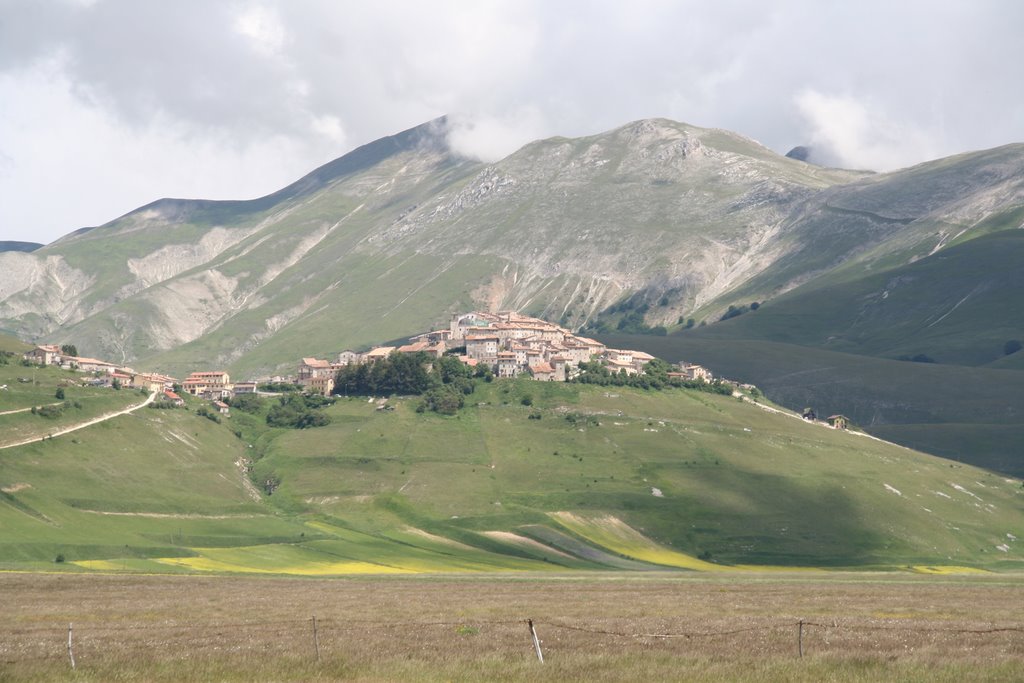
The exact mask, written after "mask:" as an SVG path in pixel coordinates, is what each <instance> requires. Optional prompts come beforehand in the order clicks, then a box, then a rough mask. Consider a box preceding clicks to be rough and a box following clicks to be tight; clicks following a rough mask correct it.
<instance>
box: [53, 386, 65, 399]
mask: <svg viewBox="0 0 1024 683" xmlns="http://www.w3.org/2000/svg"><path fill="white" fill-rule="evenodd" d="M53 397H54V398H56V399H57V400H58V401H63V400H64V387H57V393H55V394H54V395H53Z"/></svg>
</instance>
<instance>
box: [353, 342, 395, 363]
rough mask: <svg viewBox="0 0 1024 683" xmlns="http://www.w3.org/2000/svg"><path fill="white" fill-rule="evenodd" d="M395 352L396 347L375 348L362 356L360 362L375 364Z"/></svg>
mask: <svg viewBox="0 0 1024 683" xmlns="http://www.w3.org/2000/svg"><path fill="white" fill-rule="evenodd" d="M395 350H396V349H395V347H394V346H375V347H373V348H372V349H370V350H369V351H367V352H366V353H364V354H363V355H362V356H360V362H362V363H375V362H377V361H379V360H384V359H386V358H387V357H388V356H390V355H391V353H392V352H393V351H395Z"/></svg>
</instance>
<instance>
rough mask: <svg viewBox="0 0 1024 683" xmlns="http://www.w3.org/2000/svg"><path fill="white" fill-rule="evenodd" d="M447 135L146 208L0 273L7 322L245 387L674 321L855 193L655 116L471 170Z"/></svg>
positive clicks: (408, 135)
mask: <svg viewBox="0 0 1024 683" xmlns="http://www.w3.org/2000/svg"><path fill="white" fill-rule="evenodd" d="M445 125H446V124H445V121H444V120H439V121H435V122H431V123H429V124H425V125H424V126H420V127H418V128H415V129H412V130H410V131H406V132H404V133H401V134H399V135H397V136H394V137H391V138H385V139H383V140H380V141H377V142H375V143H371V144H370V145H367V146H365V147H363V148H360V149H358V150H356V151H354V152H352V153H350V154H348V155H346V156H344V157H342V158H340V159H338V160H337V161H335V162H332V163H331V164H328V165H326V166H324V167H322V168H320V169H318V170H316V171H314V172H313V173H312V174H310V175H309V176H307V177H306V178H303V179H302V180H300V181H298V182H297V183H295V184H293V185H292V186H289V187H288V188H285V189H283V190H281V191H280V192H277V193H275V194H273V195H268V196H267V197H263V198H261V199H257V200H252V201H248V202H209V201H190V200H160V201H158V202H154V203H153V204H150V205H148V206H146V207H143V208H141V209H139V210H137V211H134V212H132V213H130V214H128V215H126V216H124V217H122V218H120V219H118V220H116V221H113V222H112V223H110V224H107V225H105V226H101V227H99V228H96V229H94V230H91V231H89V232H87V233H84V234H78V235H73V236H69V237H68V238H65V239H63V240H59V241H58V242H56V243H54V244H52V245H49V246H47V247H45V248H43V249H41V250H39V251H38V252H36V253H34V254H32V255H17V254H6V255H3V256H2V257H0V258H2V259H4V263H2V264H0V265H3V266H4V267H3V268H0V272H3V273H5V275H4V276H0V278H2V280H0V296H2V303H0V324H2V325H4V326H6V327H9V328H11V329H16V330H18V331H19V333H20V334H22V336H23V337H26V338H43V337H49V336H53V335H55V334H56V336H57V337H60V338H61V339H75V340H77V345H78V346H79V347H80V348H83V349H89V353H94V354H96V355H105V356H108V357H112V358H115V359H118V360H122V359H123V360H126V361H127V360H136V359H141V360H144V361H147V362H155V363H158V364H160V365H161V366H162V367H163V368H164V369H168V370H171V371H178V372H180V371H182V370H183V369H185V366H186V364H187V365H188V366H192V365H194V364H195V363H209V364H218V365H231V366H232V367H234V368H237V369H240V370H243V371H255V370H259V369H263V370H269V369H272V368H273V367H274V366H275V365H277V364H279V363H283V362H286V361H288V360H289V359H290V358H291V356H292V355H294V354H293V353H292V350H293V349H294V348H295V346H294V343H295V341H296V340H299V339H301V340H303V341H304V343H306V344H308V345H309V352H310V353H316V352H328V351H332V350H340V348H342V347H344V346H348V345H361V344H366V343H369V342H372V341H378V340H382V339H389V338H393V337H396V336H399V335H401V334H405V333H408V331H409V330H416V329H422V328H425V327H427V326H428V325H430V324H432V323H435V322H436V321H438V320H439V319H441V318H443V317H444V316H445V314H446V313H448V312H449V311H452V310H456V309H465V308H471V307H475V306H481V305H484V306H488V307H494V306H500V307H510V308H524V309H527V310H530V311H532V312H539V313H544V314H546V315H548V316H553V317H557V318H565V319H566V321H567V322H569V323H582V322H584V321H586V320H587V319H589V318H590V317H592V316H594V315H595V314H597V313H598V312H599V311H601V310H602V309H604V308H606V307H607V306H609V305H610V304H612V303H614V302H615V301H616V300H618V299H619V298H620V297H622V296H623V295H625V294H629V293H632V292H636V291H639V290H646V289H651V288H653V289H656V290H658V291H664V292H671V293H672V297H673V299H674V300H675V301H676V302H677V306H676V307H677V308H678V309H680V310H682V309H684V308H685V309H689V308H692V307H693V306H694V305H699V304H702V303H704V302H705V301H707V300H708V299H709V298H712V297H714V296H715V295H716V294H718V293H719V292H721V291H724V290H727V289H729V288H732V287H735V286H736V285H737V284H739V283H741V282H743V281H744V280H745V279H747V278H749V277H750V275H752V274H753V273H756V272H758V271H759V270H761V269H763V268H764V267H765V266H766V265H768V264H770V263H771V262H773V260H774V259H775V258H777V256H778V253H777V252H778V251H779V248H778V245H777V243H776V240H775V239H773V234H774V233H775V231H776V226H777V225H778V223H779V222H780V221H781V220H782V219H783V218H784V216H785V215H786V214H787V213H788V212H789V211H791V210H792V207H794V206H796V205H798V204H799V202H800V201H802V200H804V199H806V198H807V197H809V196H811V195H813V194H814V193H815V192H817V191H820V190H821V189H822V188H826V187H829V186H831V185H834V184H836V183H838V182H846V181H849V180H850V179H851V178H855V177H858V175H857V174H851V173H849V172H845V171H834V170H827V169H818V168H815V167H811V166H808V165H806V164H802V163H799V162H796V161H792V160H788V159H785V158H783V157H780V156H778V155H775V154H773V153H772V152H770V151H769V150H767V149H765V148H763V147H761V146H759V145H757V144H756V143H754V142H752V141H749V140H746V139H744V138H742V137H740V136H737V135H734V134H731V133H727V132H724V131H717V130H707V129H698V128H694V127H691V126H686V125H683V124H676V123H672V122H668V121H661V120H658V121H641V122H637V123H634V124H630V125H627V126H624V127H622V128H620V129H617V130H615V131H611V132H610V133H607V134H603V135H598V136H592V137H588V138H581V139H576V140H568V139H561V138H558V139H552V140H545V141H540V142H537V143H533V144H530V145H527V146H526V147H524V148H523V149H521V150H520V151H519V152H517V153H515V154H513V155H512V156H510V157H508V158H507V159H505V160H503V161H502V162H499V163H497V164H493V165H484V164H481V163H479V162H474V161H470V160H467V159H462V158H458V157H455V156H453V155H452V154H451V153H450V152H449V151H448V150H447V147H446V146H445V145H444V132H445ZM353 323H355V324H353Z"/></svg>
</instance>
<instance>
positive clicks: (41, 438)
mask: <svg viewBox="0 0 1024 683" xmlns="http://www.w3.org/2000/svg"><path fill="white" fill-rule="evenodd" d="M155 399H156V392H155V391H154V392H153V393H151V394H150V395H149V398H147V399H146V400H145V401H143V402H142V403H140V404H138V405H134V406H131V407H130V408H125V409H124V410H119V411H117V412H116V413H107V414H105V415H100V416H99V417H95V418H93V419H91V420H88V421H86V422H82V423H79V424H76V425H72V426H70V427H65V428H63V429H60V430H58V431H55V432H51V433H50V434H47V435H45V436H33V437H32V438H31V439H23V440H22V441H16V442H14V443H6V444H0V449H4V448H14V447H15V446H24V445H25V444H29V443H35V442H36V441H45V440H46V439H53V438H56V437H58V436H63V435H64V434H70V433H71V432H77V431H78V430H79V429H85V428H86V427H91V426H92V425H94V424H99V423H100V422H105V421H107V420H112V419H113V418H115V417H120V416H121V415H127V414H128V413H133V412H135V411H136V410H138V409H139V408H145V407H146V406H148V405H149V404H150V403H152V402H153V401H154V400H155ZM28 410H31V408H29V409H28Z"/></svg>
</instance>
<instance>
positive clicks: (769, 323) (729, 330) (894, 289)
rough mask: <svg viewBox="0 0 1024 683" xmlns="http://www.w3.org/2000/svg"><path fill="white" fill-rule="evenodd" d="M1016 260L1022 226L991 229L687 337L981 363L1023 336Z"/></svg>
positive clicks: (1023, 278)
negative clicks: (914, 259)
mask: <svg viewBox="0 0 1024 683" xmlns="http://www.w3.org/2000/svg"><path fill="white" fill-rule="evenodd" d="M1022 260H1024V231H1022V230H1008V231H1002V232H997V233H993V234H989V235H985V236H982V237H979V238H977V239H973V240H970V241H968V242H966V243H963V244H959V245H957V246H954V247H950V248H948V249H944V250H942V251H940V252H938V253H936V254H934V255H932V256H929V257H927V258H924V259H921V260H920V261H917V262H915V263H912V264H909V265H906V266H900V267H897V268H892V269H889V270H885V271H882V272H867V273H863V272H862V273H861V275H860V277H858V278H857V279H855V280H852V281H841V282H839V283H837V284H832V283H831V281H826V282H821V283H818V282H814V283H810V284H809V285H807V286H805V287H802V288H799V289H797V290H794V291H793V292H790V293H789V294H787V295H784V296H782V297H779V298H778V299H775V300H773V301H771V302H769V303H767V304H765V305H764V306H762V307H761V308H760V309H759V310H758V311H756V313H753V314H748V315H742V316H739V317H737V318H733V319H732V320H728V321H725V322H723V323H720V324H715V325H712V326H709V327H707V328H704V329H703V330H699V331H696V332H694V333H693V335H694V336H696V337H702V336H703V337H715V338H725V339H764V340H768V341H779V342H786V343H793V344H799V345H801V346H814V347H819V348H825V349H829V350H833V351H842V352H847V353H859V354H863V355H870V356H880V357H890V358H895V357H898V356H901V355H909V356H914V355H917V354H920V353H924V354H926V355H929V356H931V357H932V358H935V359H936V360H937V361H938V362H941V363H950V364H957V365H984V364H987V363H992V362H995V361H997V360H998V359H999V358H1001V357H1002V355H1003V345H1004V343H1005V342H1006V341H1007V340H1009V339H1017V338H1020V337H1021V336H1024V308H1022V307H1021V306H1019V305H1017V302H1016V298H1017V293H1018V292H1019V291H1021V289H1022V287H1024V271H1022V270H1021V268H1020V263H1021V261H1022Z"/></svg>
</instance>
